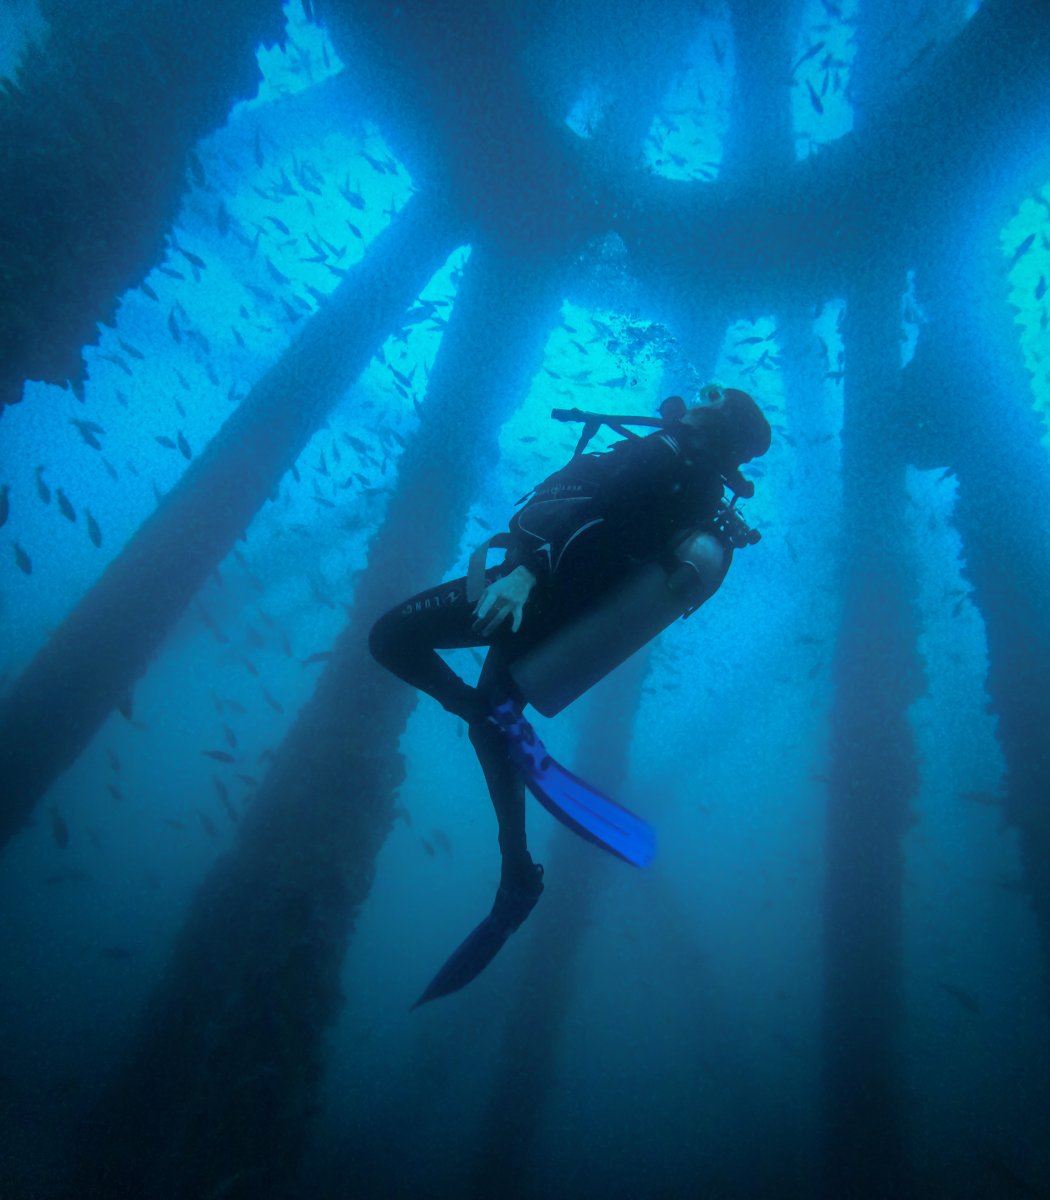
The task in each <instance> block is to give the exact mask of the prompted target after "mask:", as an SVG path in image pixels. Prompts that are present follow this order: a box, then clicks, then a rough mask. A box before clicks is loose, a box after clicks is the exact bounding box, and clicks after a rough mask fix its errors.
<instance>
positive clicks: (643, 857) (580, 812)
mask: <svg viewBox="0 0 1050 1200" xmlns="http://www.w3.org/2000/svg"><path fill="white" fill-rule="evenodd" d="M490 719H491V720H493V721H495V723H496V724H497V725H498V726H499V728H500V729H502V730H503V732H504V734H505V735H506V738H507V748H508V751H509V753H510V757H511V761H512V762H513V763H514V765H515V767H517V769H518V771H519V773H520V774H521V776H522V778H523V779H524V780H525V786H526V787H527V788H528V789H529V791H530V792H532V794H533V795H534V796H535V797H536V799H537V800H538V801H539V802H540V803H541V804H542V805H543V807H544V808H545V809H546V810H547V811H548V812H549V813H550V814H551V815H552V816H554V817H556V818H557V819H558V820H559V821H561V823H562V824H563V825H567V826H568V827H569V828H570V829H571V830H572V831H573V833H576V834H579V836H580V837H582V838H585V839H586V840H587V841H588V842H593V843H594V845H596V846H600V847H601V848H602V849H603V850H608V852H609V853H610V854H615V855H616V856H617V858H622V859H623V860H624V861H625V862H629V863H631V864H632V865H633V866H636V867H647V866H648V865H649V863H651V862H652V860H653V855H654V854H655V853H656V837H655V834H654V833H653V828H652V826H651V825H649V824H648V823H647V822H645V821H643V820H642V819H641V817H636V816H635V815H634V813H632V812H630V811H628V810H627V809H626V808H624V807H623V806H622V805H619V804H617V803H616V801H615V800H612V799H610V798H609V797H608V796H606V795H605V794H604V793H603V792H600V791H598V789H597V788H595V787H592V786H591V785H590V784H589V783H587V782H586V781H585V780H583V779H581V778H580V777H579V776H578V775H575V774H573V772H572V771H570V770H568V769H567V768H566V767H563V766H562V765H561V764H560V763H557V762H555V761H554V759H553V758H551V756H550V755H549V754H548V753H547V750H546V747H545V746H544V745H543V743H542V742H541V741H540V739H539V738H538V737H537V736H536V731H535V730H534V729H533V728H532V726H531V725H530V724H529V722H528V721H526V720H525V718H524V717H523V716H522V715H521V713H520V712H518V710H517V709H516V708H515V707H514V703H513V701H511V700H505V701H503V703H502V704H500V705H498V706H497V707H496V708H495V709H494V710H493V713H492V717H491V718H490Z"/></svg>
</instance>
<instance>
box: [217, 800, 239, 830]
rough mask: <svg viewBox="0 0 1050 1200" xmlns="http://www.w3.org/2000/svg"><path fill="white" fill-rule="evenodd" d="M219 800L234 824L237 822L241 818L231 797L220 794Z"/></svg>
mask: <svg viewBox="0 0 1050 1200" xmlns="http://www.w3.org/2000/svg"><path fill="white" fill-rule="evenodd" d="M219 802H220V803H221V804H222V806H223V808H224V809H225V810H226V815H227V816H228V817H229V818H230V820H231V821H232V822H233V823H234V824H236V823H237V821H238V820H239V817H238V815H237V810H236V809H235V808H234V807H233V805H232V804H231V803H230V799H229V797H228V796H220V797H219Z"/></svg>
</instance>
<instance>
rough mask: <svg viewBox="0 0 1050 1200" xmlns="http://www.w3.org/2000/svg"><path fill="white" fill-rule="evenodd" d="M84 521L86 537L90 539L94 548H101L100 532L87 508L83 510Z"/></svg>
mask: <svg viewBox="0 0 1050 1200" xmlns="http://www.w3.org/2000/svg"><path fill="white" fill-rule="evenodd" d="M84 520H85V521H86V522H87V531H88V537H89V538H91V541H92V542H93V543H94V545H95V546H101V545H102V530H101V529H99V527H98V522H97V521H96V520H95V518H94V517H93V516H92V515H91V511H90V510H89V509H87V508H85V509H84Z"/></svg>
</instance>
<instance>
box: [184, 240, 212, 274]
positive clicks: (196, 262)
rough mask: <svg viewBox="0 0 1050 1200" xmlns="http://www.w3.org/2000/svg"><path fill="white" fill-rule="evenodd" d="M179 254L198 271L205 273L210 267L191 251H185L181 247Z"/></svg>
mask: <svg viewBox="0 0 1050 1200" xmlns="http://www.w3.org/2000/svg"><path fill="white" fill-rule="evenodd" d="M179 253H180V254H181V255H182V257H183V258H184V259H185V260H186V261H187V262H188V263H189V264H190V266H191V267H196V269H197V270H198V271H203V270H204V269H205V268H206V267H207V265H208V264H207V263H206V262H205V261H204V259H203V258H201V257H200V255H199V254H192V253H191V252H190V251H189V250H183V249H182V247H181V246H180V247H179Z"/></svg>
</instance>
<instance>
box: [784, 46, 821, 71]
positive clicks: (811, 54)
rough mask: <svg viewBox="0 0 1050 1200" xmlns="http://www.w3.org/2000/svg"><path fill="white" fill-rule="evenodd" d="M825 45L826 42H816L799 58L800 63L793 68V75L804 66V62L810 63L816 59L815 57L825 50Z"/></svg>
mask: <svg viewBox="0 0 1050 1200" xmlns="http://www.w3.org/2000/svg"><path fill="white" fill-rule="evenodd" d="M825 45H826V43H825V42H814V43H813V45H812V46H810V48H809V49H808V50H806V51H805V52H804V53H803V55H802V57H801V58H799V59H798V61H797V62H796V63H795V65H794V66H793V67H792V68H791V74H792V75H794V74H795V72H796V71H797V70H798V69H799V67H801V66H802V64H803V63H804V62H808V61H809V60H810V59H811V58H813V57H814V55H817V54H819V53H820V52H821V50H823V49H824V46H825Z"/></svg>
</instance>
